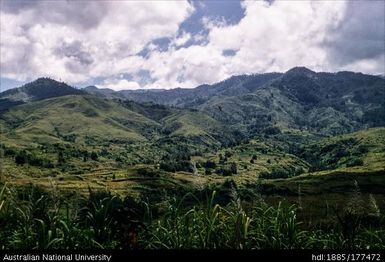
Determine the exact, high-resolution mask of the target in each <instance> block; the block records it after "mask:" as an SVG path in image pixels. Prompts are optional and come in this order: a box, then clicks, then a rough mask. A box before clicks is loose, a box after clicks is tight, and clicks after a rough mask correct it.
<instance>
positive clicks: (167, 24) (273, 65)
mask: <svg viewBox="0 0 385 262" xmlns="http://www.w3.org/2000/svg"><path fill="white" fill-rule="evenodd" d="M5 3H7V2H5ZM383 5H384V3H383V2H370V4H367V3H366V2H365V1H364V2H357V1H354V4H352V2H349V1H294V2H293V1H274V2H272V3H271V4H269V3H267V2H266V1H243V2H242V6H243V8H244V14H245V16H244V17H243V18H242V19H241V20H240V21H239V23H237V24H232V25H229V24H227V23H226V20H224V19H222V20H211V19H210V18H207V17H205V18H203V19H202V23H203V27H204V28H202V29H205V30H208V35H206V34H205V33H204V30H202V31H201V32H200V33H197V34H191V33H189V32H186V31H182V29H183V30H185V28H180V25H181V23H182V22H183V21H185V20H186V18H187V17H189V16H190V15H191V14H192V13H193V11H194V7H193V4H192V3H191V2H188V1H141V2H139V1H79V2H75V1H71V2H68V1H55V2H52V1H36V2H34V3H33V4H31V3H28V5H26V6H23V8H16V7H15V6H13V7H12V6H11V7H8V9H4V10H3V11H2V13H1V25H0V26H1V35H2V38H1V57H2V61H1V69H2V76H3V77H8V78H12V79H16V80H26V79H27V80H30V79H33V78H36V77H39V76H50V77H53V78H57V79H61V80H63V81H68V82H70V83H77V82H84V81H89V80H90V79H93V78H96V77H102V78H105V79H106V81H105V82H104V83H103V84H102V85H101V86H103V87H108V88H112V89H115V90H118V89H119V90H120V89H137V88H139V87H140V85H139V84H138V82H139V83H140V84H142V85H143V86H142V87H145V88H175V87H195V86H197V85H199V84H203V83H213V82H217V81H221V80H223V79H225V78H227V77H229V76H231V75H234V74H244V73H258V72H271V71H281V72H282V71H286V70H288V69H290V68H292V67H294V66H298V65H303V66H307V67H309V68H311V69H313V70H316V71H338V70H352V71H362V72H366V73H374V74H377V73H383V72H384V64H383V59H384V52H383V50H381V48H380V47H381V45H382V46H383V37H384V36H383V34H384V33H383V31H384V30H383V27H384V14H383V13H382V11H381V10H383ZM6 7H7V6H6ZM363 7H364V9H365V12H364V13H363V12H360V10H361V9H362V8H363ZM381 7H382V9H381ZM378 10H380V11H378ZM367 13H371V14H372V15H371V16H369V15H367ZM197 22H198V21H197ZM381 30H382V31H381ZM181 31H182V32H183V33H180V32H181ZM159 38H168V39H169V40H170V45H169V47H168V48H166V49H163V51H161V50H159V48H157V46H156V45H155V44H154V43H152V41H153V40H155V39H159ZM190 40H193V41H197V42H200V44H195V45H190V46H188V47H183V46H184V45H185V44H186V43H187V42H188V41H190ZM203 40H204V41H203ZM145 47H146V48H147V50H148V54H147V55H146V57H142V56H140V55H138V52H140V51H141V50H142V49H143V48H145ZM224 50H237V52H236V53H235V55H233V56H225V55H223V51H224ZM141 71H146V72H147V71H148V72H149V75H150V78H151V79H153V80H154V81H153V82H152V83H151V82H149V83H148V82H147V81H146V83H145V84H143V83H142V82H141V81H138V82H137V81H136V80H137V79H140V78H141V76H140V72H141ZM121 74H130V75H131V76H132V78H131V79H133V80H135V81H129V80H125V79H121V78H119V77H118V76H119V75H121Z"/></svg>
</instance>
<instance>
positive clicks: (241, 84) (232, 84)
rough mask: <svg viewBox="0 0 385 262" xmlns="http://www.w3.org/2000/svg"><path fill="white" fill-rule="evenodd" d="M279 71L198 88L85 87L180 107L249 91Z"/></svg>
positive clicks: (118, 96)
mask: <svg viewBox="0 0 385 262" xmlns="http://www.w3.org/2000/svg"><path fill="white" fill-rule="evenodd" d="M280 75H281V74H280V73H267V74H255V75H239V76H232V77H230V78H228V79H226V80H224V81H221V82H219V83H216V84H213V85H207V84H205V85H201V86H198V87H196V88H192V89H187V88H175V89H170V90H165V89H149V90H122V91H113V90H111V89H106V88H104V89H98V88H96V87H93V86H91V87H86V88H85V89H84V90H85V91H87V92H89V93H92V94H97V95H101V96H103V97H109V98H120V99H129V100H133V101H136V102H153V103H157V104H163V105H172V106H178V107H194V106H197V105H200V104H202V103H204V102H206V101H208V100H209V99H211V98H213V97H229V96H234V95H240V94H244V93H249V92H252V91H254V90H256V89H257V88H258V87H260V86H262V85H264V84H266V83H268V82H269V81H271V80H273V79H275V78H277V77H279V76H280Z"/></svg>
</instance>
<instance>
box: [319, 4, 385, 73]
mask: <svg viewBox="0 0 385 262" xmlns="http://www.w3.org/2000/svg"><path fill="white" fill-rule="evenodd" d="M384 11H385V2H383V1H365V2H362V1H351V2H349V4H348V5H347V10H346V16H345V19H344V20H343V22H342V23H340V24H339V25H338V26H337V27H335V28H334V30H331V32H330V33H329V35H328V37H327V38H326V39H325V46H326V47H327V50H328V59H329V60H330V61H331V63H333V64H335V65H336V66H342V67H350V68H355V67H354V65H362V64H367V63H370V64H372V66H368V67H363V66H357V69H361V70H362V69H364V68H371V69H369V70H370V71H373V72H375V71H381V72H384V66H383V65H382V67H381V66H380V67H376V66H375V65H376V64H378V62H380V61H382V63H383V61H384V60H383V56H384V53H385V46H384V41H385V20H384V19H385V18H384V15H385V14H384ZM370 71H369V72H370Z"/></svg>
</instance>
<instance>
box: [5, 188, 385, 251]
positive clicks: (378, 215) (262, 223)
mask: <svg viewBox="0 0 385 262" xmlns="http://www.w3.org/2000/svg"><path fill="white" fill-rule="evenodd" d="M204 195H205V197H204V199H205V200H204V201H202V199H200V198H201V197H202V195H201V196H199V194H198V195H192V194H187V195H185V196H184V197H183V198H177V197H175V196H168V197H165V198H163V199H162V201H160V202H150V201H149V200H148V198H146V197H145V196H143V199H144V201H141V200H138V199H134V198H131V197H126V198H119V197H117V196H113V195H112V194H110V193H108V192H92V191H90V194H89V196H88V197H87V198H85V197H80V196H79V197H73V198H71V199H69V198H65V199H62V198H61V197H60V196H59V195H56V194H55V192H51V193H48V192H46V191H44V190H41V189H40V188H37V187H34V186H31V185H29V186H27V187H25V188H23V190H14V189H11V188H8V187H7V186H6V185H5V186H2V189H1V191H0V227H1V230H0V247H1V248H2V249H9V248H17V249H19V248H28V249H30V248H33V249H36V248H37V249H56V248H60V249H83V248H101V249H104V248H119V249H127V248H129V249H132V248H136V249H159V248H161V249H216V248H231V249H266V248H273V249H281V248H284V249H292V248H357V249H367V248H384V247H385V229H384V225H385V216H384V214H383V213H382V212H381V211H380V209H379V208H378V205H377V203H376V201H375V200H374V199H373V198H372V201H371V203H370V204H369V205H368V204H367V203H363V201H362V199H361V197H360V192H359V190H358V187H357V190H356V191H355V192H354V193H352V195H351V199H350V201H349V202H347V203H345V205H344V206H343V207H342V208H340V209H338V211H337V210H334V213H333V216H335V218H333V219H332V220H329V221H328V223H321V224H317V225H313V226H308V225H306V224H305V223H303V221H301V219H299V218H298V216H297V215H298V212H300V210H301V208H302V207H301V206H298V205H288V204H285V203H281V202H280V203H279V204H277V205H268V204H267V203H266V202H265V201H264V200H263V199H262V198H261V197H257V198H255V199H254V201H252V202H242V201H241V199H240V198H239V197H238V194H237V191H236V190H235V189H232V191H231V198H230V199H229V201H228V202H227V203H223V201H221V199H222V196H221V195H219V194H217V193H216V192H215V191H214V192H211V193H208V192H206V193H205V194H204ZM146 199H147V200H146ZM222 200H223V199H222ZM331 221H334V222H331Z"/></svg>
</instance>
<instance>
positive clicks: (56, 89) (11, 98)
mask: <svg viewBox="0 0 385 262" xmlns="http://www.w3.org/2000/svg"><path fill="white" fill-rule="evenodd" d="M80 94H86V92H84V91H83V90H79V89H76V88H74V87H71V86H69V85H67V84H65V83H62V82H58V81H55V80H53V79H50V78H38V79H36V80H35V81H33V82H31V83H28V84H25V85H23V86H21V87H19V88H15V89H10V90H7V91H4V92H2V93H0V111H2V110H5V109H7V108H9V107H13V106H16V105H20V104H24V103H27V102H32V101H39V100H43V99H47V98H51V97H59V96H66V95H80Z"/></svg>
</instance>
